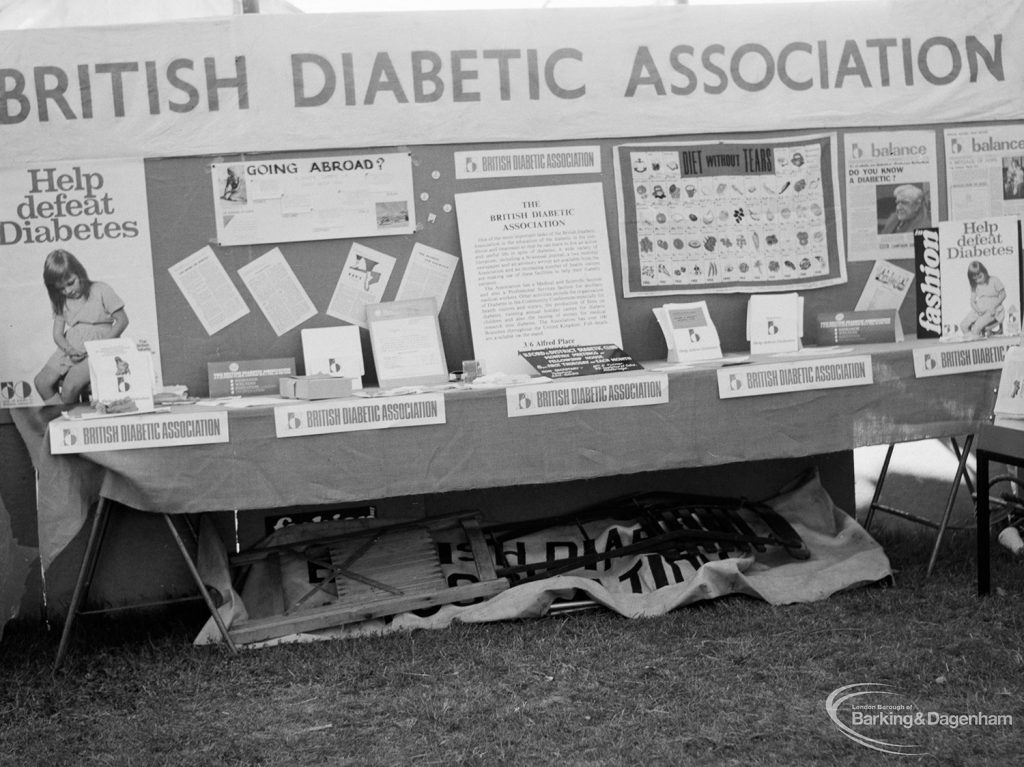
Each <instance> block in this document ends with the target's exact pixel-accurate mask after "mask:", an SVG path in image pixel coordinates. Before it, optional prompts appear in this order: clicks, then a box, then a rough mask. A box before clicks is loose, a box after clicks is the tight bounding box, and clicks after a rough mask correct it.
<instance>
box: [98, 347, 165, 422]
mask: <svg viewBox="0 0 1024 767" xmlns="http://www.w3.org/2000/svg"><path fill="white" fill-rule="evenodd" d="M85 349H86V351H87V352H88V353H89V357H88V360H89V385H90V386H91V388H92V398H93V400H94V401H96V402H101V403H111V402H118V403H126V402H127V400H131V402H132V403H134V408H133V409H135V410H141V411H146V410H152V409H153V362H152V359H153V355H152V354H151V353H150V352H148V351H140V350H139V348H138V346H137V345H136V343H135V341H134V340H133V339H131V338H126V337H123V336H122V337H121V338H107V339H103V340H96V341H86V342H85Z"/></svg>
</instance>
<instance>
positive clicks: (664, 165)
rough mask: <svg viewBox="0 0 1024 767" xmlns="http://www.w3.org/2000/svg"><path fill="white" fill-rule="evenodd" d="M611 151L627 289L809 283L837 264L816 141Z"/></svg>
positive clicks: (826, 175) (821, 147)
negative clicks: (617, 177)
mask: <svg viewBox="0 0 1024 767" xmlns="http://www.w3.org/2000/svg"><path fill="white" fill-rule="evenodd" d="M619 151H620V153H619V155H618V158H617V159H618V160H619V161H620V163H621V167H620V174H621V175H620V178H621V179H622V181H621V183H622V187H621V189H620V195H621V196H622V200H623V203H624V210H625V211H626V215H625V217H624V221H623V238H622V241H623V243H624V244H625V245H626V251H627V258H628V261H627V264H626V276H627V277H628V278H629V284H630V286H631V287H632V288H635V289H636V293H644V294H651V293H657V292H687V291H689V292H698V291H699V292H711V291H714V290H719V291H737V292H744V291H748V292H757V291H759V290H762V289H767V290H778V289H780V287H781V286H780V285H779V283H783V284H785V285H790V284H799V285H800V286H801V287H810V286H811V285H812V284H814V285H823V284H831V283H832V282H834V281H837V280H836V278H837V277H838V276H839V275H840V272H842V271H843V269H842V266H841V258H840V257H839V253H838V247H839V246H838V242H837V238H836V235H835V232H836V231H837V226H836V221H835V213H834V211H835V205H834V204H833V202H832V201H833V200H834V188H833V183H834V182H833V181H831V180H830V179H831V178H832V176H833V174H832V173H831V172H830V171H831V167H832V162H831V157H830V156H829V155H828V153H827V148H826V144H825V142H824V141H821V140H814V141H807V142H804V143H786V144H779V143H769V142H758V143H737V144H724V143H723V144H694V145H674V146H664V147H661V146H658V145H648V146H638V147H620V148H619ZM842 279H845V275H842Z"/></svg>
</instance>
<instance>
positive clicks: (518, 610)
mask: <svg viewBox="0 0 1024 767" xmlns="http://www.w3.org/2000/svg"><path fill="white" fill-rule="evenodd" d="M767 504H768V505H769V506H771V507H772V508H773V509H774V510H775V511H776V512H777V513H778V514H780V515H781V516H782V517H784V518H785V519H786V520H787V521H788V522H789V523H790V524H791V525H792V526H793V528H794V529H795V530H796V532H797V533H798V534H799V535H800V537H801V539H802V540H803V542H804V544H805V546H806V547H807V549H808V550H809V551H810V555H811V556H810V557H809V558H808V559H806V560H797V559H795V558H793V557H791V556H790V555H789V554H787V553H786V552H785V551H784V550H782V549H781V548H775V547H770V548H769V549H768V550H767V551H765V552H758V553H756V554H754V555H753V556H751V555H743V556H735V557H732V558H728V559H722V560H714V561H708V562H705V563H704V564H701V565H699V566H698V567H696V568H694V566H693V565H692V564H691V563H690V562H687V561H682V560H676V561H674V562H667V561H661V562H652V561H651V560H652V556H651V555H642V556H639V557H632V556H629V557H620V558H616V559H613V560H610V561H609V562H602V563H600V564H599V565H597V567H596V568H592V569H589V570H585V571H576V572H574V573H571V574H567V575H559V576H554V577H551V578H546V579H543V580H538V581H533V582H530V583H525V584H521V585H518V586H513V587H512V588H510V589H508V590H507V591H504V592H502V593H500V594H498V595H496V596H494V597H491V598H490V599H488V600H486V601H482V602H480V603H478V604H473V605H469V606H460V605H446V606H443V607H440V608H435V609H433V610H431V611H424V614H416V613H402V614H400V615H396V616H394V617H392V618H390V619H381V620H373V621H365V622H363V623H359V624H352V625H348V626H341V627H338V628H336V629H325V630H323V631H319V632H316V633H315V634H293V635H291V636H288V637H282V638H280V639H276V640H269V641H267V642H263V643H260V644H259V645H250V646H266V645H269V644H275V643H281V642H288V641H311V640H315V639H326V638H337V637H349V636H358V635H362V634H379V633H386V632H389V631H399V630H409V629H416V628H443V627H445V626H448V625H449V624H451V623H452V622H453V621H462V622H466V623H482V622H487V621H500V620H514V619H522V618H539V617H542V616H544V615H545V614H546V613H547V612H548V611H549V609H550V608H551V605H552V604H553V603H554V602H555V601H557V600H560V599H570V598H573V597H574V596H578V595H579V594H580V593H582V594H583V595H585V596H586V597H587V598H589V599H591V600H593V601H594V602H596V603H598V604H600V605H602V606H604V607H606V608H608V609H610V610H614V611H615V612H617V613H619V614H620V615H623V616H626V617H629V618H640V617H651V616H656V615H662V614H664V613H667V612H668V611H670V610H673V609H675V608H677V607H681V606H683V605H688V604H693V603H695V602H699V601H702V600H707V599H714V598H717V597H722V596H727V595H730V594H745V595H747V596H751V597H756V598H759V599H763V600H764V601H766V602H768V603H770V604H774V605H781V604H791V603H798V602H814V601H818V600H822V599H825V598H827V597H829V596H831V595H832V594H835V593H837V592H840V591H843V590H846V589H850V588H854V587H856V586H860V585H865V584H869V583H874V582H876V581H879V580H881V579H883V578H886V577H888V576H890V575H891V574H892V569H891V566H890V564H889V559H888V557H887V556H886V555H885V552H884V551H883V549H882V548H881V546H879V544H878V543H877V542H876V541H875V540H874V539H873V538H871V536H870V535H868V533H867V532H866V531H865V530H864V528H863V527H861V526H860V525H859V524H858V523H857V522H856V521H855V520H854V519H853V518H852V517H850V516H849V515H848V514H846V513H845V512H844V511H842V510H841V509H839V508H838V507H836V506H835V504H834V503H833V502H832V499H831V497H830V496H829V495H828V493H827V492H826V491H825V489H824V488H823V487H822V486H821V483H820V481H819V479H818V477H817V476H816V475H814V476H811V477H809V478H806V479H803V480H801V481H799V483H798V485H797V486H796V487H794V488H792V489H788V490H786V491H784V492H782V493H781V494H780V495H778V496H777V497H775V498H772V499H769V500H768V501H767ZM444 532H447V531H443V532H442V533H441V534H439V535H438V544H439V548H440V549H442V550H444V548H445V547H450V548H449V551H451V552H453V554H454V555H453V556H451V557H448V556H442V562H443V563H444V564H443V571H444V572H445V575H446V576H447V577H448V579H449V582H450V583H451V582H454V581H458V580H459V579H460V578H465V577H470V576H469V574H471V573H472V572H473V564H472V562H471V561H468V562H466V561H464V562H460V561H459V559H460V557H459V552H460V550H459V548H458V547H459V544H460V543H461V542H462V541H461V540H460V538H459V537H458V536H459V532H458V530H457V529H452V531H451V536H452V537H451V538H450V539H446V538H445V537H444ZM290 534H291V535H296V534H297V531H295V530H292V531H290ZM308 534H309V536H310V537H319V536H323V535H325V534H336V531H328V530H326V529H325V528H324V527H322V526H317V525H311V526H309V530H308ZM569 534H570V531H568V530H566V529H557V528H548V529H545V530H543V531H541V532H540V533H537V534H534V535H532V536H528V537H527V538H524V539H522V540H523V542H524V543H525V549H526V550H527V551H532V550H543V549H544V547H545V546H547V544H548V543H550V542H552V541H557V542H563V543H564V541H565V540H566V537H567V536H568V535H569ZM577 535H578V533H577ZM601 535H602V537H601V538H600V539H598V544H597V545H598V550H601V547H602V546H605V545H608V540H607V538H608V536H609V535H612V536H618V537H619V540H622V539H623V537H624V536H627V535H629V531H628V530H627V529H625V528H622V527H621V524H620V523H614V522H609V524H608V525H606V526H605V529H604V530H603V531H602V533H601ZM594 537H596V536H594ZM531 539H532V540H531ZM623 542H627V541H623ZM207 545H213V546H216V545H217V544H216V543H210V542H208V543H207ZM449 558H450V559H452V560H454V561H452V562H447V561H446V560H447V559H449ZM656 559H661V557H656ZM226 561H227V560H226V557H217V556H208V557H204V558H202V560H201V564H203V563H204V562H205V563H206V564H207V567H209V566H210V565H212V564H216V566H217V568H226ZM281 569H282V572H283V578H284V579H285V580H287V579H288V578H289V577H292V578H295V579H296V583H295V584H294V585H293V586H290V585H289V584H288V583H285V584H284V586H285V590H286V591H288V590H291V589H294V590H308V588H309V581H308V577H309V576H308V569H307V567H306V565H305V563H304V562H301V563H299V562H296V563H293V565H292V566H287V565H286V566H283V567H282V568H281ZM666 573H668V574H669V575H668V581H669V585H662V586H661V587H658V582H662V583H664V582H665V578H664V577H663V576H664V575H665V574H666ZM204 580H205V581H206V582H207V583H210V584H211V585H214V586H215V587H217V588H218V589H219V590H221V593H222V596H223V597H224V604H223V606H222V608H221V615H222V616H223V617H224V620H225V622H226V623H228V625H229V626H230V624H231V622H232V621H234V620H241V619H244V618H243V616H244V615H246V614H249V615H253V616H259V615H261V614H263V610H264V609H266V607H265V604H266V603H268V602H269V599H270V595H269V593H268V582H269V579H268V578H267V577H266V574H265V573H259V572H257V571H256V570H255V569H254V571H253V572H252V573H250V576H249V578H248V579H247V581H246V585H245V586H244V587H243V589H242V593H241V594H240V595H239V594H236V593H234V592H233V591H231V589H230V586H229V585H228V584H229V582H230V581H229V579H228V578H227V575H226V569H220V570H218V569H213V570H208V571H207V572H206V573H204ZM275 587H277V588H280V585H275ZM219 641H221V637H220V634H219V632H218V631H217V629H216V627H215V625H214V624H213V621H212V620H211V621H208V623H207V625H206V626H205V627H204V628H203V630H202V631H201V632H200V634H199V635H198V636H197V637H196V643H197V644H205V643H210V642H219Z"/></svg>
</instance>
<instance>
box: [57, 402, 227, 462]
mask: <svg viewBox="0 0 1024 767" xmlns="http://www.w3.org/2000/svg"><path fill="white" fill-rule="evenodd" d="M49 429H50V453H51V454H53V455H62V454H69V453H95V452H100V451H107V450H137V449H140V448H147V447H177V446H182V445H209V444H215V443H219V442H227V441H228V414H227V413H226V412H224V411H208V412H177V413H175V412H170V413H144V414H131V413H125V414H119V415H109V414H99V413H90V412H88V411H86V412H84V413H79V414H78V415H77V417H69V416H67V415H64V416H61V417H60V418H57V419H55V420H53V421H50V425H49Z"/></svg>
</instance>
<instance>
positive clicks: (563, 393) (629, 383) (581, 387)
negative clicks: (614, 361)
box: [505, 373, 668, 418]
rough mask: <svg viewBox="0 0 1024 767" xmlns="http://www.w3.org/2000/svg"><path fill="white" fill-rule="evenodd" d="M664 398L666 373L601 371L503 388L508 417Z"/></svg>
mask: <svg viewBox="0 0 1024 767" xmlns="http://www.w3.org/2000/svg"><path fill="white" fill-rule="evenodd" d="M666 402H668V375H667V374H665V373H642V374H633V375H628V376H614V377H613V376H609V375H603V376H600V377H599V378H598V377H595V378H585V379H584V378H575V379H573V380H572V382H568V381H567V382H564V383H562V382H558V383H546V384H526V385H524V386H510V387H509V388H508V389H506V390H505V404H506V407H507V409H508V417H509V418H518V417H519V416H527V415H547V414H548V413H567V412H569V411H571V410H600V409H603V408H612V407H637V406H639V405H660V404H663V403H666Z"/></svg>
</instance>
